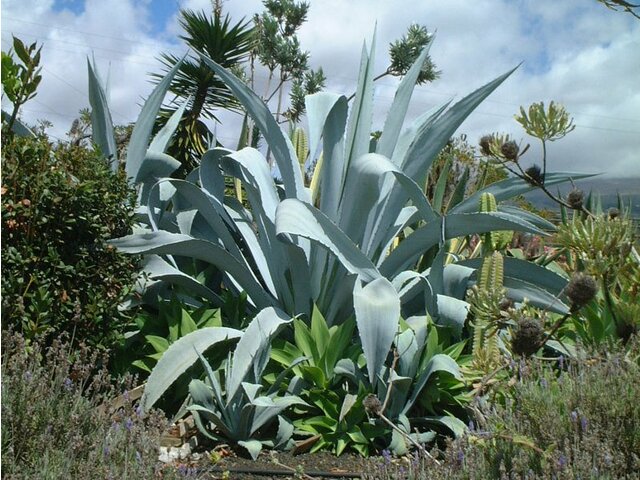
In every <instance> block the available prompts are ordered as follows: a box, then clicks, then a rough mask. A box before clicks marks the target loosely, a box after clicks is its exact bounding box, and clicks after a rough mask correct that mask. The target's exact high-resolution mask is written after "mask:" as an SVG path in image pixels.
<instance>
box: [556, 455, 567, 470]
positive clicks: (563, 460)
mask: <svg viewBox="0 0 640 480" xmlns="http://www.w3.org/2000/svg"><path fill="white" fill-rule="evenodd" d="M566 465H567V457H565V456H564V455H560V458H558V467H560V468H561V469H563V468H564V467H565V466H566Z"/></svg>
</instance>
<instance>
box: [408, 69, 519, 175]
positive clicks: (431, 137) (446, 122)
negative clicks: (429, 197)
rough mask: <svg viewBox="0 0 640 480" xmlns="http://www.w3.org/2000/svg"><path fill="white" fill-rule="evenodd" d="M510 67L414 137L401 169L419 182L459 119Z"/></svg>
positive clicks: (455, 128)
mask: <svg viewBox="0 0 640 480" xmlns="http://www.w3.org/2000/svg"><path fill="white" fill-rule="evenodd" d="M516 68H518V67H516ZM516 68H513V69H511V70H509V71H508V72H506V73H504V74H502V75H500V76H499V77H498V78H496V79H495V80H493V81H491V82H489V83H487V84H486V85H485V86H483V87H481V88H479V89H478V90H476V91H475V92H473V93H471V94H469V95H467V96H466V97H464V98H463V99H462V100H460V101H459V102H457V103H456V104H455V105H454V106H453V107H451V108H450V109H449V110H447V111H446V112H445V113H444V114H442V116H441V117H440V118H438V119H437V120H436V121H435V122H434V123H433V125H431V127H430V128H428V129H427V130H426V131H425V132H423V133H422V134H421V135H420V137H418V138H416V139H415V141H414V142H413V143H412V145H411V148H410V149H409V151H408V152H407V154H406V156H405V159H404V161H403V162H402V170H403V171H404V172H405V173H406V174H407V175H408V176H410V177H411V178H413V179H414V180H415V182H416V183H418V184H419V185H420V184H422V183H424V180H425V178H426V175H427V172H428V171H429V168H430V167H431V164H432V163H433V161H434V160H435V158H436V157H437V155H438V153H440V151H441V150H442V149H443V148H444V146H445V145H446V144H447V142H448V141H449V139H450V138H451V136H452V135H453V134H454V133H455V131H456V130H457V129H458V127H459V126H460V125H461V124H462V122H463V121H464V120H465V119H466V118H467V117H468V116H469V114H470V113H471V112H472V111H473V110H475V108H476V107H477V106H478V105H480V103H482V102H483V101H484V99H485V98H487V97H488V96H489V95H490V94H491V93H492V92H493V91H494V90H495V89H496V88H498V87H499V86H500V84H502V82H504V81H505V80H506V79H507V78H508V77H509V76H510V75H511V74H512V73H513V72H514V71H515V70H516Z"/></svg>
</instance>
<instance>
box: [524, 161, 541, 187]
mask: <svg viewBox="0 0 640 480" xmlns="http://www.w3.org/2000/svg"><path fill="white" fill-rule="evenodd" d="M524 173H525V174H526V177H525V180H526V181H527V182H529V183H530V184H531V185H533V186H534V187H537V186H540V185H544V175H542V171H540V167H539V166H538V165H534V166H533V167H529V168H527V169H526V170H525V171H524Z"/></svg>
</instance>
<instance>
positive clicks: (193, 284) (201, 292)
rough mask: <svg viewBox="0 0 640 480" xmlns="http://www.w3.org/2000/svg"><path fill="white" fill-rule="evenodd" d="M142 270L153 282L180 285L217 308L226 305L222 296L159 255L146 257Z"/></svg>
mask: <svg viewBox="0 0 640 480" xmlns="http://www.w3.org/2000/svg"><path fill="white" fill-rule="evenodd" d="M142 269H143V271H144V272H145V273H147V274H148V275H149V278H151V279H152V280H160V281H165V282H169V283H171V284H173V285H180V286H182V287H184V288H185V289H186V290H187V291H188V292H190V293H193V294H195V295H198V296H200V297H202V298H205V299H207V300H208V301H210V302H211V303H212V304H213V305H214V306H216V307H221V306H222V305H223V304H224V302H223V300H222V299H221V298H220V296H219V295H218V294H217V293H215V292H214V291H213V290H211V289H209V288H208V287H206V286H205V285H203V284H202V283H200V282H198V281H197V280H196V279H195V278H193V277H192V276H190V275H187V274H186V273H184V272H182V271H180V270H178V269H177V268H175V267H174V266H173V265H171V264H169V263H168V262H166V261H164V260H163V259H162V258H161V257H159V256H157V255H148V256H147V257H145V260H144V263H143V265H142Z"/></svg>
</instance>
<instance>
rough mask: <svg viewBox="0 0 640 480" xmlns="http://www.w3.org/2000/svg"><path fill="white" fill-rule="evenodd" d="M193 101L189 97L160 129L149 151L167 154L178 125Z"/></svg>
mask: <svg viewBox="0 0 640 480" xmlns="http://www.w3.org/2000/svg"><path fill="white" fill-rule="evenodd" d="M190 101H191V96H189V97H187V99H186V100H185V101H184V102H183V103H182V105H180V106H179V107H178V108H177V109H176V111H175V112H173V114H172V115H171V117H170V118H169V120H168V121H167V123H165V125H164V126H163V127H162V128H161V129H160V131H159V132H158V133H157V134H156V136H155V137H154V138H153V140H152V141H151V144H150V145H149V151H151V152H165V151H166V150H167V147H168V146H169V142H170V141H171V136H172V135H173V133H174V132H175V131H176V128H178V124H179V123H180V120H182V115H183V114H184V111H185V109H186V108H187V105H189V102H190Z"/></svg>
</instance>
